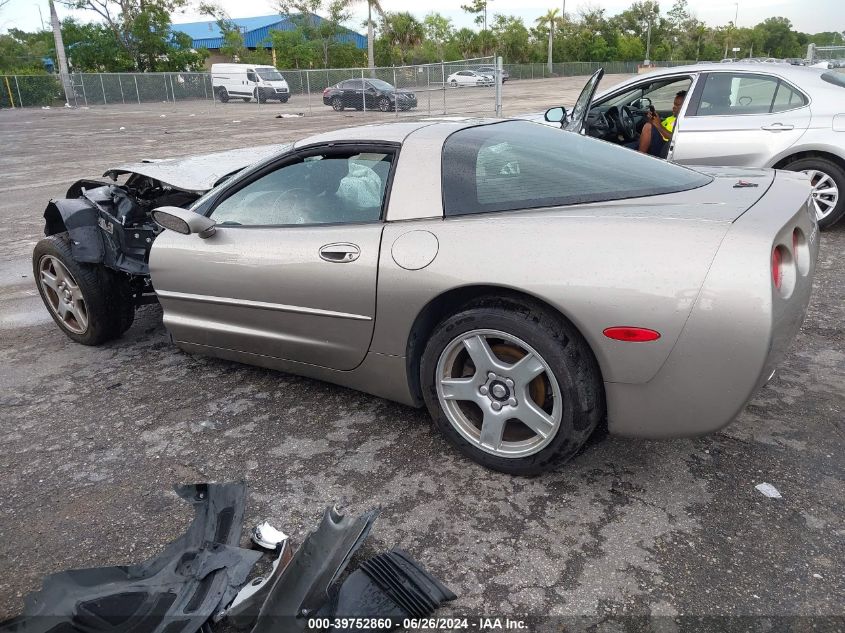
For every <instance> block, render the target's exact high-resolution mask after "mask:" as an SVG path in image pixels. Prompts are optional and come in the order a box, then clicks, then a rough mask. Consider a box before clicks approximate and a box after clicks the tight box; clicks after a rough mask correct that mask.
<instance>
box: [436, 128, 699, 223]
mask: <svg viewBox="0 0 845 633" xmlns="http://www.w3.org/2000/svg"><path fill="white" fill-rule="evenodd" d="M442 170H443V212H444V214H445V215H446V216H447V217H448V216H458V215H468V214H474V213H489V212H492V211H519V210H523V209H535V208H542V207H554V206H560V205H567V204H579V203H587V202H599V201H604V200H618V199H624V198H631V197H637V196H651V195H658V194H663V193H671V192H675V191H686V190H688V189H693V188H695V187H700V186H702V185H705V184H707V183H708V182H710V181H711V178H710V177H709V176H705V175H703V174H700V173H698V172H695V171H692V170H689V169H686V168H684V167H680V166H678V165H675V164H674V163H669V162H666V161H655V160H653V159H652V158H651V157H649V156H646V155H644V154H640V153H639V152H620V151H619V148H618V147H614V146H613V145H612V144H610V143H606V142H604V141H599V140H596V139H591V138H589V137H587V136H582V135H580V134H572V133H570V132H565V131H563V130H558V129H552V128H550V127H548V126H545V125H537V124H536V123H531V122H528V121H506V122H502V123H496V124H493V125H483V126H478V127H472V128H465V129H463V130H460V131H458V132H455V133H453V134H452V135H451V136H450V137H449V138H448V139H447V140H446V142H445V143H444V146H443V166H442Z"/></svg>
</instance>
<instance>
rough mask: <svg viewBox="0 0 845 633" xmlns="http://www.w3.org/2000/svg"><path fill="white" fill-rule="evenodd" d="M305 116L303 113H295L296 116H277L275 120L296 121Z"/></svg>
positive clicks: (286, 114)
mask: <svg viewBox="0 0 845 633" xmlns="http://www.w3.org/2000/svg"><path fill="white" fill-rule="evenodd" d="M303 116H305V113H304V112H297V113H296V114H288V113H285V114H277V115H276V117H275V118H277V119H298V118H300V117H303Z"/></svg>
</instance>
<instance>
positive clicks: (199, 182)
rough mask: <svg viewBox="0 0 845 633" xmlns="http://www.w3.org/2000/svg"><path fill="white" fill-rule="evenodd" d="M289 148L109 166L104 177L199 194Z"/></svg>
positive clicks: (246, 149)
mask: <svg viewBox="0 0 845 633" xmlns="http://www.w3.org/2000/svg"><path fill="white" fill-rule="evenodd" d="M290 147H291V144H290V143H281V144H277V145H259V146H256V147H242V148H240V149H232V150H228V151H225V152H214V153H213V154H202V155H200V156H187V157H183V158H165V159H162V160H153V159H151V160H142V161H141V162H139V163H127V164H125V165H119V166H117V167H112V168H111V169H109V170H108V171H106V172H105V173H104V174H103V176H108V177H109V178H113V179H114V178H117V177H118V176H120V175H122V174H140V175H142V176H147V177H148V178H154V179H155V180H158V181H159V182H161V183H162V184H165V185H170V186H171V187H173V188H174V189H180V190H182V191H188V192H191V193H200V194H201V193H205V192H206V191H208V190H209V189H211V188H212V187H213V186H214V183H216V182H217V181H218V180H220V179H221V178H222V177H223V176H227V175H228V174H231V173H232V172H235V171H240V170H241V169H243V168H244V167H248V166H249V165H252V164H254V163H257V162H259V161H262V160H264V159H266V158H269V157H271V156H273V155H274V154H281V153H282V152H283V151H285V150H287V149H290Z"/></svg>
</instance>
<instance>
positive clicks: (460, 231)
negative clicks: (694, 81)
mask: <svg viewBox="0 0 845 633" xmlns="http://www.w3.org/2000/svg"><path fill="white" fill-rule="evenodd" d="M218 162H222V161H214V160H211V161H205V163H204V164H205V165H206V168H207V169H209V170H210V171H209V173H210V174H213V178H212V177H209V178H207V180H206V181H205V186H206V187H211V185H212V184H213V182H215V181H216V180H218V179H219V178H221V177H223V176H225V175H226V171H227V169H230V168H232V169H230V171H233V170H234V167H233V166H232V165H229V166H228V167H227V168H226V169H219V168H218V167H219V165H218V164H217V163H218ZM212 167H215V168H216V170H215V171H211V168H212ZM176 171H179V170H176ZM144 177H145V176H143V175H142V174H141V173H140V172H138V171H137V170H136V171H135V172H134V175H132V176H131V177H130V181H131V182H132V183H133V185H134V184H135V183H141V184H143V185H145V186H146V182H145V181H144V180H143V178H144ZM146 177H149V174H148V175H147V176H146ZM163 182H166V183H168V187H169V188H168V187H162V189H161V194H160V195H159V194H158V193H156V195H154V196H152V197H148V198H146V200H144V199H142V198H143V196H141V195H139V194H140V192H141V189H139V188H135V189H132V188H131V187H130V188H129V189H128V190H126V189H121V188H119V187H115V186H109V187H106V188H99V187H94V188H93V189H87V188H86V190H85V191H84V192H82V187H83V185H80V186H78V188H77V190H78V191H79V193H80V196H79V197H77V198H76V199H75V200H73V201H64V202H62V203H57V202H54V203H52V205H51V207H50V208H48V213H47V234H48V236H49V237H47V238H46V239H45V240H42V241H41V242H40V243H39V244H38V245H37V246H36V249H35V253H34V258H33V266H34V268H35V274H36V279H38V283H39V289H40V291H41V294H42V297H44V300H45V303H47V305H48V307H49V309H50V310H51V312H52V313H53V316H54V318H55V320H56V322H57V323H58V324H59V325H60V326H61V327H62V329H63V330H64V331H65V332H66V333H67V334H68V335H69V336H71V338H73V339H74V340H77V341H80V342H82V343H88V344H96V343H99V342H102V341H105V340H108V339H110V338H114V337H116V336H119V335H120V333H121V331H123V330H124V329H125V328H126V327H128V324H129V323H130V322H131V314H132V311H133V309H134V305H136V304H138V303H140V302H142V301H144V300H145V298H144V297H145V296H147V295H151V293H152V291H153V290H154V292H155V296H156V297H157V298H158V300H159V301H160V302H161V305H162V308H163V311H164V324H165V326H166V327H167V329H168V330H169V332H170V334H171V336H172V338H173V339H174V341H175V342H176V343H177V345H179V346H180V347H181V348H182V349H184V350H186V351H189V352H194V353H202V354H208V355H212V356H216V357H219V358H224V359H229V360H235V361H239V362H245V363H250V364H256V365H260V366H264V367H269V368H273V369H279V370H283V371H287V372H290V373H294V374H299V375H304V376H309V377H313V378H318V379H321V380H327V381H330V382H334V383H337V384H340V385H344V386H346V387H350V388H353V389H358V390H361V391H365V392H368V393H372V394H375V395H378V396H381V397H385V398H389V399H391V400H395V401H397V402H401V403H404V404H408V405H411V406H422V405H425V406H427V408H428V410H429V412H430V413H431V416H432V417H433V419H434V421H435V424H436V425H437V427H438V428H439V430H440V431H441V432H442V433H443V434H444V435H445V437H446V438H447V439H448V440H449V441H450V442H452V443H453V444H454V445H455V446H456V447H457V448H458V449H459V450H461V451H462V452H464V453H465V454H466V455H468V456H470V457H471V458H472V459H474V460H475V461H477V462H479V463H481V464H483V465H485V466H487V467H489V468H493V469H497V470H500V471H503V472H509V473H514V474H529V473H537V472H540V471H542V470H545V469H547V468H550V467H551V466H552V464H554V463H556V462H560V461H563V460H566V459H568V458H570V457H572V456H573V455H574V454H575V453H576V452H577V451H578V449H579V448H580V447H581V446H582V445H583V443H584V442H585V441H586V439H587V437H588V436H589V435H590V433H591V432H592V431H593V430H594V429H595V428H596V426H597V425H598V424H599V423H600V422H601V421H602V420H603V419H605V418H606V419H607V423H608V428H609V430H610V431H611V432H613V433H618V434H622V435H633V436H640V437H672V436H683V435H694V434H700V433H707V432H712V431H715V430H717V429H719V428H721V427H723V426H725V425H726V424H728V423H729V422H730V421H731V420H732V419H733V418H734V417H736V415H738V413H739V412H740V411H741V410H742V408H743V407H744V406H745V404H746V403H747V402H748V401H749V400H750V399H751V397H752V396H753V395H754V393H755V392H756V390H757V389H759V388H760V387H761V386H762V385H764V384H765V383H766V381H767V379H768V378H769V377H770V376H771V375H772V373H773V371H774V368H775V366H776V364H777V363H778V362H779V360H780V359H781V358H782V357H783V355H784V354H785V353H786V351H787V349H788V347H789V345H790V344H791V342H792V340H793V338H794V336H795V334H796V333H797V332H798V329H799V328H800V326H801V322H802V320H803V318H804V315H805V313H806V310H807V305H808V303H809V299H810V292H811V289H812V279H813V274H814V272H815V266H816V258H817V255H818V248H819V239H818V225H817V222H816V217H815V214H814V213H813V212H812V211H811V209H810V206H809V204H808V200H809V196H810V186H809V184H808V183H807V182H806V181H805V180H803V179H802V177H800V176H796V175H795V174H793V173H790V172H781V171H775V170H763V169H756V170H751V169H738V168H706V169H705V168H699V169H698V170H692V169H688V168H685V167H681V166H678V165H674V164H671V163H667V162H665V161H662V160H658V159H654V158H651V157H649V156H645V155H642V154H639V153H637V152H632V151H629V150H627V149H623V148H620V147H617V146H614V145H611V144H608V143H604V142H601V141H597V140H594V139H590V138H587V137H584V136H581V135H578V134H572V133H568V132H564V131H561V130H556V129H552V128H549V127H547V126H542V125H537V124H535V123H530V122H526V121H514V120H509V121H508V120H506V121H503V120H498V119H497V120H470V119H467V120H448V121H446V120H442V121H419V122H401V123H392V124H386V125H381V126H363V127H358V128H351V129H345V130H336V131H333V132H328V133H325V134H321V135H318V136H314V137H311V138H308V139H305V140H304V141H300V142H298V143H295V144H294V145H293V146H292V147H289V148H287V149H282V150H280V151H278V152H276V153H271V155H270V156H269V157H268V158H266V159H265V160H263V161H261V162H259V163H257V164H255V165H253V166H251V167H248V168H246V169H244V170H242V171H241V172H240V173H238V174H237V175H236V176H233V177H231V178H229V179H228V180H226V181H225V182H223V183H222V184H221V185H220V186H217V187H214V188H212V189H210V190H209V191H208V193H207V194H205V195H203V196H202V197H199V194H200V193H201V191H202V190H203V188H202V187H195V188H194V189H191V188H190V187H187V186H181V187H178V186H177V185H178V184H179V183H177V181H176V178H175V176H174V177H168V178H165V177H163V176H161V177H157V178H155V179H154V185H153V191H158V190H157V189H156V188H155V187H156V186H158V185H161V183H163ZM189 189H191V190H190V191H189ZM127 191H128V192H129V193H132V194H133V195H134V198H135V199H134V200H133V203H135V202H137V204H138V205H139V206H140V208H141V210H140V211H135V210H134V207H133V205H128V204H127V203H125V198H126V196H125V193H126V192H127ZM133 192H134V193H133ZM168 196H175V200H170V199H168ZM191 196H193V197H194V198H195V199H194V200H190V201H189V200H188V198H189V197H191ZM74 204H76V205H80V206H81V207H82V208H83V212H76V213H68V212H67V209H68V208H71V207H72V205H74ZM122 205H126V207H127V208H131V209H133V211H132V213H128V214H127V213H125V212H124V211H123V210H122V208H123V207H122ZM189 205H190V208H189V209H186V208H185V207H186V206H189ZM156 207H157V208H156ZM74 208H75V207H74ZM63 209H64V210H63ZM86 214H87V215H86ZM77 218H80V219H83V220H84V221H83V222H82V223H81V224H82V226H80V224H79V223H77V222H76V219H77ZM151 218H152V219H153V220H154V222H155V223H153V221H151ZM60 220H61V221H60ZM156 224H157V225H158V227H157V226H156ZM159 227H164V228H166V229H169V230H166V231H164V232H160V233H159V231H160V228H159ZM80 229H84V231H82V230H80ZM142 231H146V232H142ZM86 235H87V236H91V235H97V236H98V237H97V239H94V238H93V237H92V238H90V239H88V240H85V239H82V238H83V237H85V236H86ZM97 240H101V241H102V246H99V245H98V242H97ZM147 240H149V242H148V241H147ZM86 245H89V246H90V248H85V247H86ZM150 245H151V246H150ZM112 248H116V250H115V252H111V251H110V249H112ZM98 249H99V250H98ZM121 256H122V258H121ZM130 265H131V266H136V268H131V267H130ZM147 265H148V266H149V273H150V275H149V278H148V277H147V275H146V271H147V269H146V266H147ZM68 315H70V316H68Z"/></svg>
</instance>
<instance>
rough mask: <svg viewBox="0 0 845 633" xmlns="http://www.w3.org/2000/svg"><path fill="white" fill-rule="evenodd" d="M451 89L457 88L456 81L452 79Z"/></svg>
mask: <svg viewBox="0 0 845 633" xmlns="http://www.w3.org/2000/svg"><path fill="white" fill-rule="evenodd" d="M452 87H453V88H457V87H458V80H457V79H453V80H452Z"/></svg>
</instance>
